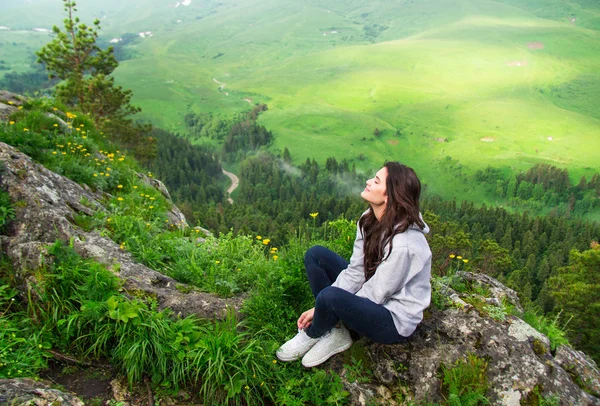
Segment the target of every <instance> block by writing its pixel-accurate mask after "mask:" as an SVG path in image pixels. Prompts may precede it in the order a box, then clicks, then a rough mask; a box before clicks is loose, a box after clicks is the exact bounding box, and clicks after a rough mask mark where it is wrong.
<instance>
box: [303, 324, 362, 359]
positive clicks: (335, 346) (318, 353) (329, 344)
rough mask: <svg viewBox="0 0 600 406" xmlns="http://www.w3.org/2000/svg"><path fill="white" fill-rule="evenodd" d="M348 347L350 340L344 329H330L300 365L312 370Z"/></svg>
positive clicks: (348, 333)
mask: <svg viewBox="0 0 600 406" xmlns="http://www.w3.org/2000/svg"><path fill="white" fill-rule="evenodd" d="M350 347H352V338H350V332H349V331H348V330H347V329H346V327H344V326H341V327H339V328H332V329H331V331H329V332H328V333H325V335H323V336H322V337H321V339H320V340H319V342H317V343H316V344H315V345H314V346H313V347H312V348H311V350H310V351H308V352H307V353H306V355H305V356H304V357H303V358H302V365H304V366H305V367H306V368H312V367H314V366H317V365H319V364H322V363H323V362H325V361H327V360H328V359H329V358H331V357H332V356H334V355H335V354H337V353H339V352H342V351H346V350H347V349H348V348H350Z"/></svg>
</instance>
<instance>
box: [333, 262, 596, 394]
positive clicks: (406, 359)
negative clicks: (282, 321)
mask: <svg viewBox="0 0 600 406" xmlns="http://www.w3.org/2000/svg"><path fill="white" fill-rule="evenodd" d="M461 276H463V277H464V278H465V279H467V280H478V281H480V282H481V283H483V284H487V283H488V282H489V286H487V287H488V290H489V291H491V292H492V295H493V296H494V297H496V296H498V297H507V298H511V297H512V299H511V300H516V301H517V303H518V299H517V298H516V296H514V297H513V293H514V291H512V290H511V289H508V288H506V287H504V286H503V285H502V284H501V283H499V282H498V281H496V280H494V279H492V278H489V277H487V276H485V275H474V274H466V273H463V274H462V275H461ZM446 294H447V295H448V296H449V297H452V296H454V297H456V298H459V296H460V294H458V293H456V292H453V291H452V289H450V288H448V289H447V291H446ZM457 303H458V302H455V304H454V305H453V306H451V307H449V308H446V309H444V310H439V309H435V308H430V309H428V311H427V312H426V316H425V318H424V320H423V322H422V323H421V325H419V327H418V328H417V330H416V331H415V333H414V334H413V335H412V336H411V337H410V338H409V339H408V340H407V341H406V342H403V343H400V344H396V345H383V344H377V343H373V342H370V341H369V340H366V339H364V338H362V339H360V340H359V343H358V344H355V345H364V346H365V347H366V354H367V358H368V360H367V361H368V364H370V365H371V369H372V372H373V375H374V379H373V380H371V382H369V383H366V384H359V383H356V382H355V383H349V382H347V380H346V382H345V387H346V389H347V390H348V391H349V392H350V394H351V402H350V403H351V404H362V403H363V402H364V400H365V399H367V400H368V399H371V398H373V396H374V393H375V394H376V398H377V402H378V403H379V404H391V403H392V402H391V401H392V400H394V399H403V400H404V402H408V401H416V402H417V404H418V403H419V402H425V401H429V402H443V401H444V394H443V393H442V391H441V386H442V382H441V379H440V378H441V375H440V369H441V366H442V365H446V366H452V365H453V364H454V363H455V362H456V361H457V360H459V359H466V356H467V354H469V353H473V354H475V355H477V356H478V357H480V358H483V359H486V360H487V361H488V367H487V378H488V381H489V388H490V389H489V390H488V391H487V393H486V397H487V398H488V399H489V401H490V402H491V403H490V404H493V405H520V404H521V402H524V401H526V400H527V399H528V398H529V397H532V396H537V395H535V391H540V388H541V395H542V396H545V397H550V396H556V397H558V398H559V399H560V400H561V405H563V404H564V405H600V398H599V397H598V392H597V391H598V385H599V384H600V373H599V372H598V368H597V367H596V365H595V364H594V362H593V361H592V360H590V359H589V358H588V357H586V356H585V354H583V353H581V352H579V351H575V350H573V349H572V348H570V347H566V346H563V347H560V348H559V349H558V350H557V352H556V355H554V356H553V355H552V354H551V352H550V350H549V340H548V338H547V337H545V336H544V335H543V334H541V333H539V332H537V331H536V330H534V329H533V328H532V327H530V326H529V325H528V324H527V323H525V322H524V321H522V320H521V319H519V318H518V317H515V316H507V318H506V321H504V322H499V321H496V320H494V319H491V318H490V317H489V316H486V315H480V314H479V313H478V312H477V310H476V309H475V308H474V307H473V306H471V305H467V306H462V305H460V304H457ZM519 306H520V305H519ZM534 340H539V342H541V343H543V344H544V347H542V348H545V349H546V351H545V352H542V353H541V354H540V353H539V352H540V351H539V349H538V350H537V352H536V350H534ZM343 357H344V355H343V354H340V355H337V356H335V357H334V358H333V359H332V360H331V361H329V362H328V363H326V364H324V367H325V368H333V369H334V370H336V371H337V372H338V373H340V375H341V376H342V377H344V376H345V371H344V368H343V366H342V365H343ZM346 357H347V355H346ZM343 379H344V380H345V378H343ZM581 382H585V385H582V384H581ZM374 385H375V386H374ZM378 385H379V386H378ZM579 385H581V386H582V387H583V386H584V387H585V390H584V389H582V387H580V386H579ZM380 386H385V387H386V388H387V389H388V391H389V392H388V391H384V390H382V389H381V388H380ZM374 388H375V390H374ZM594 395H595V396H594ZM394 401H395V400H394ZM401 404H404V403H401Z"/></svg>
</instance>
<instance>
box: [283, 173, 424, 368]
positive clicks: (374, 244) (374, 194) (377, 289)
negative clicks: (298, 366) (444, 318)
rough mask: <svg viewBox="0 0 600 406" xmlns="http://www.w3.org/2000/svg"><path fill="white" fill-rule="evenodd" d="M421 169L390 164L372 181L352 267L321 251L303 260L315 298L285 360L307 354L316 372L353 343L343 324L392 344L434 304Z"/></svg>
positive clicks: (307, 364) (305, 357)
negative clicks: (421, 201)
mask: <svg viewBox="0 0 600 406" xmlns="http://www.w3.org/2000/svg"><path fill="white" fill-rule="evenodd" d="M420 194H421V183H420V182H419V179H418V178H417V175H416V174H415V172H414V171H413V170H412V169H411V168H409V167H407V166H405V165H401V164H399V163H397V162H388V163H386V164H385V165H384V167H383V168H381V169H380V170H379V171H378V172H377V174H376V175H375V177H374V178H372V179H369V180H367V185H366V187H365V189H364V190H363V191H362V193H361V197H362V198H363V199H364V200H366V201H367V202H368V203H369V206H370V207H369V209H367V211H365V212H364V213H363V215H362V217H361V218H360V220H359V221H358V224H357V230H356V240H355V241H354V250H353V252H352V258H350V263H348V262H347V261H346V260H345V259H343V258H342V257H340V256H339V255H337V254H335V253H334V252H332V251H330V250H328V249H327V248H324V247H320V246H315V247H312V248H310V249H309V250H308V251H307V253H306V256H305V258H304V263H305V266H306V273H307V276H308V280H309V283H310V287H311V289H312V292H313V295H314V296H315V298H316V301H315V307H314V308H312V309H310V310H307V311H305V312H304V313H302V315H301V316H300V318H299V319H298V323H297V324H298V334H297V335H296V336H295V337H294V338H292V339H291V340H289V341H287V342H286V343H285V344H283V345H282V346H281V347H280V348H279V349H278V350H277V358H279V359H280V360H281V361H293V360H296V359H298V358H300V357H302V365H304V366H305V367H314V366H316V365H319V364H321V363H323V362H325V361H326V360H328V359H329V358H330V357H331V356H333V355H334V354H337V353H339V352H342V351H345V350H347V349H348V348H350V347H351V346H352V339H351V338H350V333H349V332H348V330H347V329H346V328H345V327H344V325H343V324H342V322H343V323H344V324H345V325H346V326H348V327H349V328H350V329H352V330H354V331H356V332H357V333H359V334H360V335H362V336H365V337H367V338H369V339H371V340H373V341H376V342H380V343H383V344H393V343H398V342H401V341H403V340H405V339H406V338H407V337H408V336H410V335H411V334H412V333H413V332H414V330H415V328H416V327H417V324H419V322H420V321H421V320H422V319H423V310H424V309H425V308H426V307H427V306H429V302H430V299H431V284H430V281H429V280H430V275H431V250H430V249H429V245H428V244H427V240H426V239H425V235H424V234H426V233H428V232H429V228H428V227H427V225H426V224H425V222H424V221H423V219H422V217H421V215H420V213H419V197H420Z"/></svg>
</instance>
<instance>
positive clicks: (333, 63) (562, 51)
mask: <svg viewBox="0 0 600 406" xmlns="http://www.w3.org/2000/svg"><path fill="white" fill-rule="evenodd" d="M32 3H33V4H35V7H33V6H32V5H27V6H24V5H23V4H24V3H22V2H20V1H17V0H8V1H7V4H6V5H2V6H0V11H3V12H2V13H1V14H0V25H5V26H11V24H13V25H14V21H17V20H18V21H19V24H20V25H19V27H16V28H18V29H21V30H25V29H29V28H32V27H34V26H40V25H41V26H43V27H47V28H50V26H51V25H52V24H59V23H60V15H61V14H60V11H61V10H60V9H58V10H57V8H56V7H57V5H56V3H57V2H56V1H50V0H37V1H32ZM176 3H177V1H175V0H172V1H158V0H147V1H142V0H136V1H128V2H122V1H119V2H118V1H115V0H107V1H103V2H99V1H92V0H80V1H78V5H79V8H80V10H81V15H82V17H84V18H89V19H90V21H91V18H92V17H99V18H101V20H102V26H103V31H102V32H103V35H104V38H105V39H110V38H113V37H119V36H121V35H123V34H124V33H137V32H139V31H152V33H153V36H152V37H150V38H143V39H142V38H140V39H139V40H137V41H136V42H135V44H133V45H131V46H130V50H131V51H133V52H134V54H135V55H136V57H135V58H134V59H129V60H126V61H123V62H122V63H121V64H120V66H119V68H118V69H117V71H116V77H117V81H118V82H119V83H120V84H122V85H124V86H126V87H128V88H131V89H132V90H133V92H134V94H135V98H134V102H135V103H137V104H139V105H140V106H141V107H142V108H143V114H142V115H143V117H144V118H145V119H148V120H150V121H152V122H153V123H155V124H157V125H159V126H161V127H164V128H166V129H170V130H176V131H181V130H183V129H184V128H183V116H184V115H185V114H186V113H187V112H188V111H195V112H212V113H223V114H231V113H233V112H237V111H241V110H244V109H248V108H249V106H250V104H249V103H248V101H247V100H244V99H248V100H250V102H251V103H256V102H261V103H267V104H268V106H269V110H268V111H267V112H265V113H263V114H262V115H261V117H260V123H261V124H263V125H264V126H266V127H267V128H268V129H269V130H271V131H273V133H274V134H275V143H274V145H273V147H272V149H273V150H274V151H277V150H283V148H284V147H287V148H289V150H290V152H291V154H292V157H293V159H294V161H295V162H296V163H299V162H303V161H304V160H305V159H306V157H311V158H313V157H314V158H316V159H317V160H318V161H320V162H324V161H325V159H326V158H327V157H330V156H335V157H336V158H338V159H339V160H341V159H344V158H346V159H349V160H351V161H353V162H354V163H355V164H356V166H357V168H358V169H359V170H364V171H371V170H373V169H376V168H378V167H379V166H380V165H381V164H382V163H383V161H384V160H386V159H397V160H400V161H403V162H406V163H407V164H409V165H412V166H413V167H415V169H416V170H417V172H418V173H419V174H420V176H421V177H422V179H423V180H424V181H425V182H426V183H427V184H428V186H429V188H430V190H432V191H434V192H436V193H439V194H442V195H443V196H445V197H448V198H451V197H458V198H467V199H469V200H472V201H475V202H479V203H481V202H488V203H494V200H493V199H491V198H490V197H489V196H486V195H485V194H484V193H483V192H482V190H479V188H478V187H477V186H473V185H470V186H469V185H465V184H464V178H463V177H461V174H467V175H468V174H471V173H473V172H474V171H475V170H477V169H481V168H484V167H486V166H488V165H491V166H497V167H503V168H507V170H508V168H510V169H512V170H524V169H528V168H529V167H531V166H532V165H533V164H535V163H540V162H541V163H548V164H552V165H557V166H560V167H565V168H568V169H569V171H570V174H571V176H572V179H573V180H574V181H578V180H579V178H580V177H581V176H582V175H590V174H592V173H593V172H595V171H600V164H599V163H598V162H599V160H598V152H597V151H600V75H599V74H598V72H600V4H598V3H597V2H594V1H591V0H572V1H562V0H522V1H521V0H520V1H517V0H503V1H485V0H483V1H481V0H452V1H450V0H447V1H442V0H403V1H394V2H384V1H369V2H366V1H361V2H359V1H348V0H346V1H341V0H332V1H325V2H322V1H321V2H317V1H314V0H311V1H305V2H293V1H285V0H267V1H257V0H248V1H237V2H233V1H232V0H223V1H220V2H213V1H196V0H192V1H191V4H190V5H188V6H184V5H180V6H179V7H175V4H176ZM100 4H101V5H100ZM15 35H18V34H17V33H16V32H12V31H11V32H10V33H6V32H2V31H0V40H1V41H4V42H3V43H4V46H2V47H0V60H1V59H6V60H7V61H8V62H10V63H13V64H14V65H15V69H17V68H16V67H17V66H18V65H19V63H21V66H23V62H22V60H25V59H26V55H24V51H23V49H21V50H20V52H21V51H22V52H21V53H19V52H16V50H14V49H11V47H10V46H7V45H6V41H7V39H6V38H8V41H12V40H11V39H10V38H12V37H11V36H15ZM31 44H32V45H29V46H30V48H31V47H33V45H35V46H39V44H38V43H34V42H33V40H32V42H31ZM7 50H8V51H10V52H15V54H14V55H13V56H12V59H8V58H10V57H9V56H8V53H7ZM223 84H224V87H222V88H221V89H219V88H220V87H221V86H223ZM375 128H377V129H379V130H380V131H381V134H380V136H379V137H374V135H373V133H374V130H375ZM448 157H450V158H452V160H449V158H448Z"/></svg>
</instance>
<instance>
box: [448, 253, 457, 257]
mask: <svg viewBox="0 0 600 406" xmlns="http://www.w3.org/2000/svg"><path fill="white" fill-rule="evenodd" d="M448 256H449V257H450V258H454V257H456V255H454V254H450V255H448Z"/></svg>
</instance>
